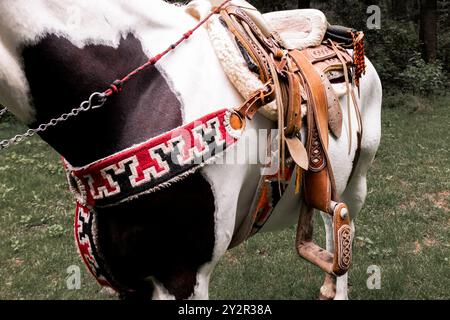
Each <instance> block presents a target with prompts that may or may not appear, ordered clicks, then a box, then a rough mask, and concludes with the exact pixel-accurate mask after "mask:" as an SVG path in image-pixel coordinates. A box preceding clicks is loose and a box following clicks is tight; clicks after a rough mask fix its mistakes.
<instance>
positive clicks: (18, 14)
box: [0, 0, 381, 299]
mask: <svg viewBox="0 0 450 320" xmlns="http://www.w3.org/2000/svg"><path fill="white" fill-rule="evenodd" d="M0 12H2V19H1V20H0V102H1V103H3V104H5V105H7V106H8V107H9V108H10V110H11V111H12V112H13V113H14V114H15V115H16V116H17V117H18V118H19V119H21V120H22V121H24V122H26V123H31V122H32V121H33V119H34V109H33V104H32V101H31V99H30V97H29V95H28V92H29V87H28V84H27V81H26V78H25V76H24V72H23V69H22V65H21V59H20V56H19V54H20V47H21V46H22V45H24V44H26V43H35V42H37V41H38V40H39V38H40V37H42V36H43V35H45V33H48V32H52V33H56V34H59V35H61V36H64V37H66V38H67V39H69V40H70V41H71V42H72V43H73V44H74V45H76V46H78V47H83V46H84V45H86V44H106V45H110V46H112V47H117V46H118V44H119V40H120V38H121V37H122V36H124V35H126V34H127V33H129V32H132V33H134V35H135V36H136V37H137V38H138V39H140V40H141V43H142V46H143V48H144V51H145V52H146V53H147V54H148V55H149V56H151V55H154V54H156V53H158V52H160V51H162V50H163V49H165V48H166V47H167V46H168V45H169V44H170V43H172V42H174V41H176V40H177V39H178V38H179V37H180V36H181V35H182V34H183V33H184V32H186V31H187V30H188V29H189V28H191V27H192V26H194V25H195V24H196V22H197V21H196V20H195V19H194V18H193V17H192V16H191V15H189V14H187V13H186V12H185V10H184V8H182V7H176V6H173V5H169V4H167V3H165V2H163V1H159V0H152V1H148V0H114V1H113V0H98V1H91V0H66V1H59V0H33V1H28V0H3V1H0ZM157 67H158V68H159V70H160V71H162V73H163V74H164V75H165V77H166V78H167V80H168V82H169V84H170V85H171V87H172V90H173V91H174V92H176V93H177V95H178V96H179V97H180V100H181V102H182V104H183V108H184V109H183V117H184V121H185V122H189V121H193V120H195V119H197V118H199V117H200V116H202V115H204V114H206V113H209V112H211V111H214V110H217V109H219V108H223V107H232V106H237V105H239V104H240V103H241V102H242V99H241V97H240V95H239V94H238V92H237V91H236V90H235V89H234V87H233V86H232V84H231V83H230V82H229V80H228V79H227V77H226V76H225V74H224V73H223V72H222V69H221V66H220V64H219V61H218V59H217V57H216V55H215V53H214V50H213V48H212V46H211V45H210V42H209V38H208V34H207V32H206V30H204V29H200V30H199V31H198V32H197V33H195V35H194V36H192V37H191V39H190V40H189V41H187V43H185V44H184V45H182V46H180V47H179V48H178V49H177V50H176V51H175V52H173V53H171V54H170V55H169V56H167V57H166V58H165V59H163V60H162V61H161V62H160V63H159V64H158V66H157ZM361 92H362V100H361V104H362V115H363V123H364V138H363V149H362V154H361V160H360V163H359V165H358V169H357V172H356V174H355V176H354V178H353V180H352V181H351V182H350V184H349V185H348V186H347V180H348V177H349V175H350V172H351V168H352V161H353V157H354V153H355V149H356V136H355V137H353V139H352V141H353V145H352V150H351V153H350V154H348V139H347V135H346V126H347V123H346V122H345V124H344V125H345V127H344V131H343V135H342V137H341V139H339V140H335V139H331V140H330V156H331V160H332V164H333V169H334V172H335V176H336V184H337V189H338V192H339V194H341V195H342V197H343V199H344V200H345V201H346V202H347V204H348V205H349V206H350V209H351V212H352V216H353V217H354V216H355V215H356V213H357V212H358V211H359V210H360V208H361V206H362V204H363V202H364V199H365V195H366V184H365V179H366V172H367V169H368V167H369V165H370V163H371V161H372V159H373V157H374V154H375V152H376V149H377V147H378V144H379V139H380V134H381V133H380V130H381V129H380V105H381V85H380V80H379V78H378V76H377V74H376V71H375V69H374V68H373V66H372V65H371V64H370V63H368V70H367V74H366V76H365V77H364V78H363V79H362V88H361ZM341 104H342V105H343V106H345V100H342V101H341ZM343 111H344V119H347V117H346V110H345V108H344V109H343ZM352 117H353V118H354V121H353V124H356V118H355V116H354V112H352ZM273 126H274V124H273V123H271V122H270V121H268V120H267V119H264V118H262V117H260V116H257V117H256V118H255V120H254V121H252V122H251V123H249V126H248V130H247V132H246V135H249V134H252V133H253V134H254V133H255V132H254V131H255V130H257V129H261V128H272V127H273ZM353 133H354V134H355V130H353ZM243 140H244V141H245V139H243ZM253 152H254V151H250V152H249V153H248V154H246V158H247V159H250V158H254V156H255V155H254V154H252V153H253ZM203 174H204V176H205V177H207V179H208V180H209V181H210V183H211V185H212V189H213V192H214V195H215V200H216V208H217V210H216V213H215V221H216V226H215V231H216V243H215V249H214V259H213V261H212V262H211V263H209V264H207V265H205V266H204V267H203V268H202V269H201V270H200V272H199V273H198V276H197V286H196V288H195V294H194V296H193V297H192V298H194V299H195V298H207V297H208V283H209V277H210V274H211V272H212V270H213V267H214V266H215V264H216V263H217V261H218V260H219V259H220V257H221V256H223V254H224V253H225V251H226V249H227V247H228V245H229V243H230V241H231V237H232V235H233V232H234V230H235V228H236V226H238V225H239V224H240V222H241V221H242V220H243V219H244V217H245V215H246V214H247V210H248V208H249V206H250V203H251V200H252V197H253V192H254V190H255V187H256V184H257V181H258V178H259V167H258V166H257V165H219V164H217V165H211V166H208V167H206V168H205V169H203ZM299 206H300V202H299V201H298V197H297V196H295V195H294V194H293V192H292V190H291V192H288V193H287V195H286V197H285V199H283V200H282V202H281V204H280V206H279V207H278V208H277V210H276V212H275V214H274V217H273V219H272V220H270V221H269V223H268V224H267V226H266V230H274V229H279V228H282V227H284V226H288V225H292V224H293V223H295V222H296V220H297V218H298V212H299ZM329 249H331V247H330V248H329ZM299 263H300V262H299ZM155 287H156V290H155V294H154V297H155V298H161V299H170V298H173V296H171V295H170V294H169V293H168V292H167V290H165V289H164V287H163V286H162V285H161V284H159V283H155ZM337 292H338V295H337V298H346V293H347V284H346V278H343V279H339V280H338V288H337Z"/></svg>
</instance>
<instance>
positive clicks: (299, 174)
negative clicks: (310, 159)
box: [295, 166, 303, 194]
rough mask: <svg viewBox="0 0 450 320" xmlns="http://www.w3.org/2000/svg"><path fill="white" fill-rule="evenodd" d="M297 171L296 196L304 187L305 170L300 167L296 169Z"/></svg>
mask: <svg viewBox="0 0 450 320" xmlns="http://www.w3.org/2000/svg"><path fill="white" fill-rule="evenodd" d="M295 169H296V177H295V194H299V193H300V190H301V187H302V175H303V169H302V168H300V167H299V166H296V167H295Z"/></svg>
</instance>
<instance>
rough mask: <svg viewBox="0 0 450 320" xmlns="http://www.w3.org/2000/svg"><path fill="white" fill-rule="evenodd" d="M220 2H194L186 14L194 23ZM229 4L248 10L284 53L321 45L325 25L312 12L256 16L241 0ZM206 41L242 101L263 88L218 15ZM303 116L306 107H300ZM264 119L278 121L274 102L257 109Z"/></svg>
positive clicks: (210, 23)
mask: <svg viewBox="0 0 450 320" xmlns="http://www.w3.org/2000/svg"><path fill="white" fill-rule="evenodd" d="M220 2H222V0H194V1H192V2H191V3H190V4H189V5H188V6H187V12H188V13H190V14H191V15H192V16H194V17H195V18H197V19H202V18H204V17H205V16H206V15H207V14H208V13H209V12H210V10H211V8H212V7H214V6H218V5H220ZM232 3H233V4H236V5H239V6H241V7H244V8H246V7H248V9H249V10H248V11H246V13H248V14H249V16H251V18H252V19H253V21H255V23H256V24H257V25H258V27H259V28H260V29H261V31H263V32H264V33H265V34H267V35H270V34H271V35H274V36H275V37H276V39H277V41H278V42H279V43H280V45H281V46H283V47H284V48H286V49H289V50H293V49H299V50H303V49H306V48H309V47H315V46H318V45H320V44H321V43H322V40H323V38H324V36H325V34H326V31H327V27H328V23H327V19H326V17H325V15H324V14H323V13H322V12H321V11H319V10H315V9H303V10H300V9H299V10H288V11H278V12H271V13H266V14H263V15H262V14H260V13H259V12H258V11H257V10H256V9H255V8H254V7H253V6H252V5H250V4H249V3H248V2H246V1H243V0H233V1H232ZM207 29H208V33H209V37H210V39H211V43H212V46H213V48H214V50H215V52H216V54H217V57H218V59H219V61H220V63H221V65H222V67H223V70H224V72H225V74H226V75H227V76H228V78H229V79H230V81H231V82H232V84H233V85H234V87H235V88H236V89H237V90H238V92H239V93H240V94H241V95H242V97H243V98H244V99H248V98H249V97H250V96H251V95H252V94H253V93H254V92H255V91H257V90H260V89H262V88H263V87H264V84H263V82H262V81H261V80H260V78H259V76H258V74H257V73H255V72H253V71H252V70H250V69H251V68H249V64H248V60H246V57H245V55H244V53H243V52H242V50H241V49H242V48H240V47H239V44H237V43H236V41H235V39H234V37H233V35H232V34H231V32H229V31H228V30H227V29H226V27H225V26H224V25H223V24H222V22H221V18H220V16H219V15H216V16H213V17H212V18H211V19H210V20H209V21H208V23H207ZM302 112H303V115H305V114H306V106H303V107H302ZM260 113H261V114H262V115H263V116H265V117H266V118H268V119H270V120H273V121H276V120H277V117H278V112H277V108H276V105H275V102H272V103H269V104H267V105H266V106H264V107H262V108H261V109H260Z"/></svg>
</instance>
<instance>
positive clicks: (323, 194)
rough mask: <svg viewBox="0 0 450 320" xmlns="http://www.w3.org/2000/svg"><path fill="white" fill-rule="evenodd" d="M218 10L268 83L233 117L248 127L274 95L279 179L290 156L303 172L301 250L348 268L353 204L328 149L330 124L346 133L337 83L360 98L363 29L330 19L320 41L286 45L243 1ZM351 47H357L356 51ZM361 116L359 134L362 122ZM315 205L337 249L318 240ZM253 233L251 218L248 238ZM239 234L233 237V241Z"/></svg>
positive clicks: (335, 268) (320, 262)
mask: <svg viewBox="0 0 450 320" xmlns="http://www.w3.org/2000/svg"><path fill="white" fill-rule="evenodd" d="M220 15H221V19H222V22H223V24H224V25H225V26H226V28H227V29H228V30H229V31H230V32H231V33H232V34H233V36H234V37H235V39H236V42H237V44H238V45H239V46H240V47H241V49H243V51H244V53H245V55H246V56H247V61H250V62H251V63H252V64H253V65H254V66H256V68H254V71H255V72H256V73H257V74H258V77H259V79H260V80H261V81H262V82H263V83H264V84H265V85H264V88H263V89H261V90H258V91H257V92H255V93H254V94H253V95H252V96H251V97H250V98H249V99H248V100H247V101H246V103H244V104H243V106H242V107H240V108H238V109H236V110H235V112H234V114H233V115H232V116H231V117H230V125H231V126H232V127H233V128H234V129H236V130H239V129H241V128H243V127H245V122H246V119H252V117H253V116H254V115H255V113H256V112H257V111H258V110H259V109H260V108H261V107H262V106H263V105H265V104H267V103H269V102H272V101H274V102H275V103H276V107H277V112H278V114H277V115H278V117H277V121H278V128H279V129H281V130H280V133H279V137H278V138H279V159H280V170H279V171H280V172H279V174H278V180H280V179H281V177H286V174H285V171H286V170H289V169H292V166H290V165H289V163H292V164H293V166H294V169H293V170H294V172H295V173H296V175H297V176H296V191H297V192H299V191H300V189H302V190H303V192H302V196H303V199H304V203H305V204H306V206H302V207H303V208H304V209H303V211H302V212H301V213H300V219H299V225H298V232H297V251H298V253H299V255H300V256H301V257H303V258H305V259H306V260H308V261H310V262H312V263H314V264H315V265H317V266H319V267H320V268H321V269H323V270H324V271H325V272H327V273H329V274H332V275H336V276H340V275H343V274H345V273H346V272H347V270H348V269H349V267H350V264H351V260H352V245H351V239H352V231H351V228H350V213H349V210H348V207H347V206H346V204H345V203H342V202H340V201H339V196H338V195H337V193H336V188H335V181H334V176H333V171H332V167H331V164H330V158H329V156H328V144H329V131H330V132H331V133H332V134H333V135H334V136H336V137H340V136H341V132H342V113H341V109H340V105H339V101H338V97H337V95H336V93H335V92H334V91H333V89H332V83H336V82H345V83H346V86H347V94H348V95H349V96H350V95H352V97H353V102H354V103H355V104H356V99H355V97H354V95H353V89H350V86H353V84H356V85H359V78H360V77H361V74H362V72H363V71H364V66H363V61H364V52H363V50H362V39H363V35H362V33H357V32H354V31H352V30H349V29H346V28H336V27H332V28H329V29H328V32H327V35H326V36H325V37H324V38H323V39H321V41H320V42H321V43H320V44H319V45H317V46H314V47H309V48H301V49H296V48H293V47H292V46H290V47H289V48H287V47H286V45H283V44H285V43H286V42H285V41H283V39H282V38H280V35H279V33H277V32H276V31H273V30H271V28H270V26H268V25H267V24H266V23H265V22H264V19H263V17H262V16H261V14H260V13H259V12H258V11H257V10H256V9H255V8H254V7H252V6H251V5H249V4H247V3H246V2H245V1H238V3H235V2H234V1H233V2H231V3H230V4H229V5H227V6H226V7H224V8H223V9H222V10H221V12H220ZM346 48H352V49H355V53H354V57H352V56H350V54H349V53H348V52H347V50H346ZM356 49H359V50H356ZM361 55H362V62H361ZM350 82H352V83H350ZM349 96H348V97H347V101H348V104H349V99H350V98H349ZM302 105H303V106H304V105H306V110H307V112H306V121H305V119H303V118H302ZM348 107H349V108H350V106H349V105H348ZM355 109H358V108H357V107H355ZM358 111H359V110H358ZM357 114H358V115H359V112H357ZM330 115H331V116H330ZM358 122H359V123H358V137H359V138H360V137H361V130H362V127H361V122H360V121H358ZM303 127H305V128H303ZM302 128H303V129H305V132H306V144H305V145H304V144H303V143H302V137H301V130H302ZM359 142H360V141H359ZM289 160H290V161H289ZM314 209H319V210H321V211H323V212H326V213H328V214H330V215H331V216H332V217H333V222H334V223H333V225H334V244H335V252H334V253H330V252H327V251H326V250H324V249H322V248H320V247H319V246H318V245H316V244H315V243H314V242H313V227H312V217H313V211H314ZM252 233H253V230H252V228H251V226H250V225H249V228H248V231H246V232H245V236H244V238H245V237H248V236H250V235H251V234H252ZM241 238H242V236H241ZM241 240H242V239H234V240H233V242H232V246H233V245H236V244H237V243H239V242H240V241H241Z"/></svg>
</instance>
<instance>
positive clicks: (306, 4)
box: [298, 0, 311, 9]
mask: <svg viewBox="0 0 450 320" xmlns="http://www.w3.org/2000/svg"><path fill="white" fill-rule="evenodd" d="M310 7H311V1H310V0H298V8H299V9H304V8H310Z"/></svg>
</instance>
